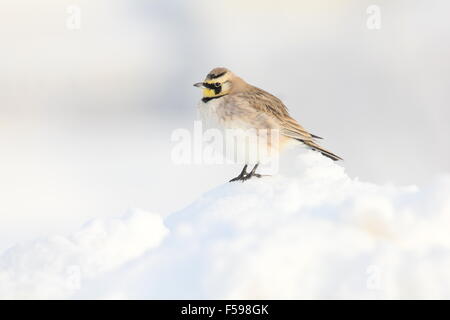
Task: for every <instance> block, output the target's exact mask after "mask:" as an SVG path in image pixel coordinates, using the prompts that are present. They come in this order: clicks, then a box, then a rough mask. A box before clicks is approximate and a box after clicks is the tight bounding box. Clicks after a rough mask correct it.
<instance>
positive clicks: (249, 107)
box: [194, 67, 342, 182]
mask: <svg viewBox="0 0 450 320" xmlns="http://www.w3.org/2000/svg"><path fill="white" fill-rule="evenodd" d="M194 86H195V87H198V88H201V89H202V93H203V96H202V98H201V100H200V102H199V104H198V110H199V113H200V116H201V119H202V120H203V121H204V122H207V123H209V127H216V128H218V129H222V130H223V129H255V130H258V132H259V131H262V130H276V131H277V133H278V137H279V138H278V139H279V141H278V143H277V144H276V147H274V146H271V145H270V140H267V141H268V142H267V143H268V144H269V148H275V149H276V150H275V151H276V152H280V151H281V150H282V149H284V147H285V146H286V145H289V144H291V143H292V142H296V143H297V144H298V143H300V144H302V145H304V146H306V147H308V148H309V149H312V150H314V151H317V152H320V153H321V154H322V155H324V156H325V157H328V158H330V159H332V160H333V161H338V160H342V158H341V157H339V156H338V155H336V154H334V153H333V152H331V151H329V150H327V149H324V148H323V147H321V146H320V145H319V144H318V143H317V140H320V139H322V138H321V137H320V136H317V135H315V134H312V133H310V132H308V131H307V130H306V129H305V128H304V127H302V126H301V125H300V124H299V123H298V122H297V121H296V120H295V119H294V118H292V117H291V116H290V114H289V112H288V109H287V107H286V106H285V105H284V104H283V102H282V101H281V100H280V99H279V98H277V97H275V96H274V95H272V94H270V93H268V92H267V91H264V90H262V89H260V88H257V87H255V86H253V85H251V84H249V83H247V82H246V81H245V80H244V79H242V78H241V77H239V76H237V75H236V74H234V73H233V72H232V71H231V70H229V69H227V68H224V67H218V68H214V69H212V70H211V71H210V72H209V73H208V74H207V75H206V78H205V79H204V80H203V81H201V82H197V83H195V84H194ZM266 132H267V131H266ZM247 147H248V146H247ZM255 162H256V163H254V166H253V168H252V170H250V172H247V169H248V166H249V164H250V163H248V161H247V162H246V163H245V165H244V168H243V169H242V171H241V173H240V174H239V175H238V176H237V177H235V178H233V179H231V180H230V182H234V181H242V182H244V181H246V180H249V179H251V178H253V177H257V178H260V177H262V175H261V174H259V173H257V172H256V170H257V168H258V166H259V165H260V162H261V160H260V159H257V160H256V161H255Z"/></svg>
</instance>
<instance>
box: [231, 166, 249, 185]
mask: <svg viewBox="0 0 450 320" xmlns="http://www.w3.org/2000/svg"><path fill="white" fill-rule="evenodd" d="M247 175H248V173H247V165H245V166H244V168H243V169H242V171H241V173H240V174H239V175H238V176H237V177H236V178H233V179H231V180H230V182H233V181H238V180H242V181H244V178H245V177H246V176H247Z"/></svg>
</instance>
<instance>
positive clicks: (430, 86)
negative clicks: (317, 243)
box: [0, 0, 450, 250]
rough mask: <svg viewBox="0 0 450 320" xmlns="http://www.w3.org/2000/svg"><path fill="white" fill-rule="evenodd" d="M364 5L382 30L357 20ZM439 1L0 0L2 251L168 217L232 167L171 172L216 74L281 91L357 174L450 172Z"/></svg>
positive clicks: (422, 177) (445, 40) (447, 31)
mask: <svg viewBox="0 0 450 320" xmlns="http://www.w3.org/2000/svg"><path fill="white" fill-rule="evenodd" d="M373 5H375V6H376V8H378V9H379V13H380V16H379V18H380V19H379V26H378V27H379V28H371V26H370V23H369V26H368V19H369V20H370V19H372V18H373V15H372V13H371V12H372V11H371V10H369V13H368V12H367V10H368V8H369V7H370V6H373ZM448 12H450V2H448V1H445V0H434V1H420V0H371V1H365V0H340V1H337V0H315V1H306V0H302V1H299V0H295V1H294V0H292V1H287V0H278V1H276V2H274V1H264V0H258V1H256V0H247V1H238V0H226V1H225V0H215V1H206V0H191V1H184V0H171V1H163V0H152V1H149V0H89V1H88V0H84V1H77V0H72V1H64V0H58V1H56V0H53V1H50V0H41V1H35V2H33V1H29V0H27V1H25V0H14V1H13V0H3V1H2V2H1V3H0V41H1V42H0V43H1V44H0V46H1V47H0V58H1V59H0V250H3V249H5V248H7V247H9V246H11V245H12V244H14V243H16V242H20V241H26V240H30V239H34V238H36V237H40V236H44V235H47V234H49V233H65V232H69V231H72V230H74V229H77V228H78V227H79V226H80V224H82V223H84V222H85V221H87V220H89V219H91V218H94V217H106V216H117V215H121V214H122V213H123V212H124V211H126V210H128V209H129V208H133V207H139V208H143V209H145V210H148V211H152V212H159V213H161V214H167V213H170V212H172V211H174V210H179V209H181V208H182V207H183V206H185V205H187V204H189V203H190V202H191V201H193V200H194V199H196V198H198V197H199V196H200V195H201V194H202V193H203V192H205V191H207V190H209V189H211V188H212V187H214V186H217V185H220V184H222V183H224V182H225V181H228V180H229V179H230V178H231V177H233V176H235V175H236V174H237V173H238V171H239V170H240V167H239V166H236V165H227V166H217V165H208V166H205V165H175V164H173V163H172V161H171V149H172V147H173V146H174V143H173V142H171V134H172V132H173V130H175V129H177V128H186V129H189V130H192V128H193V121H194V120H195V119H197V113H196V105H197V102H198V101H199V99H200V92H199V91H198V90H197V89H196V88H194V87H192V84H193V83H194V82H198V81H201V80H202V79H203V78H204V76H205V75H206V73H207V72H208V71H209V70H210V69H212V68H213V67H217V66H225V67H228V68H230V69H231V70H233V71H234V72H235V73H237V74H238V75H240V76H242V77H243V78H244V79H246V80H247V81H248V82H250V83H251V84H254V85H256V86H258V87H260V88H263V89H266V90H268V91H269V92H271V93H273V94H275V95H277V96H279V97H280V98H281V99H282V100H283V101H284V102H285V103H286V105H287V106H288V108H289V110H290V112H291V114H292V115H293V116H294V118H296V119H298V120H299V122H300V123H301V124H302V125H304V126H305V127H306V128H307V129H309V130H311V131H312V132H314V133H315V134H318V135H320V136H322V137H324V138H326V140H325V141H324V146H325V147H328V148H330V149H331V150H332V151H334V152H336V153H337V154H339V155H341V156H342V157H343V158H344V159H345V161H344V162H342V163H341V165H342V166H344V167H345V168H346V170H347V172H348V173H349V174H350V176H352V177H359V178H360V179H361V180H366V181H371V182H376V183H395V184H417V185H419V186H420V185H423V184H426V183H427V182H428V181H430V180H431V179H432V178H433V177H434V176H436V175H437V174H439V173H442V172H449V171H450V151H449V148H448V141H447V140H448V137H449V136H450V127H449V125H448V121H449V119H450V111H449V102H450V90H449V84H450V59H449V57H450V41H449V37H450V20H449V19H448Z"/></svg>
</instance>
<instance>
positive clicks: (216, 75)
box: [194, 68, 235, 98]
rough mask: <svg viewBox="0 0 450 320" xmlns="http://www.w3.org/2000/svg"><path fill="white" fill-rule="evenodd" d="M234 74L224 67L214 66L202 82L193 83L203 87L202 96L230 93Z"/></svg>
mask: <svg viewBox="0 0 450 320" xmlns="http://www.w3.org/2000/svg"><path fill="white" fill-rule="evenodd" d="M234 79H235V76H234V74H233V73H232V72H231V71H230V70H228V69H226V68H214V69H212V70H211V71H210V72H209V73H208V74H207V75H206V78H205V80H204V81H203V82H198V83H195V84H194V86H195V87H198V88H202V89H203V97H204V98H214V97H221V96H224V95H227V94H228V93H230V91H231V89H232V88H233V81H234Z"/></svg>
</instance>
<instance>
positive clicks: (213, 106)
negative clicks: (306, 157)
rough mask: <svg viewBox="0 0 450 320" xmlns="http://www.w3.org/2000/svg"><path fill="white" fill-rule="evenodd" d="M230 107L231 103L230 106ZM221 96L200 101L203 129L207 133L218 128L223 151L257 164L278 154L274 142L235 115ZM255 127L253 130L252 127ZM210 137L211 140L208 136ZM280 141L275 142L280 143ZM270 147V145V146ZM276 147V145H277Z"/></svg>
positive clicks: (228, 156)
mask: <svg viewBox="0 0 450 320" xmlns="http://www.w3.org/2000/svg"><path fill="white" fill-rule="evenodd" d="M228 107H230V106H228ZM223 108H227V106H226V105H224V104H223V103H222V101H221V99H213V100H210V101H209V102H208V103H204V102H203V101H200V103H199V105H198V110H199V114H200V118H201V120H202V124H203V129H204V130H205V131H204V132H206V135H207V136H209V135H208V134H207V132H208V130H209V129H216V130H218V131H216V133H217V134H219V132H220V137H217V134H214V135H215V136H216V137H215V138H216V139H222V146H223V148H222V150H220V151H219V152H220V153H222V155H223V156H224V157H225V158H226V159H228V160H231V161H232V162H237V163H248V164H254V163H258V162H263V163H264V162H266V161H267V160H268V158H271V157H273V156H274V152H275V153H277V151H278V150H277V149H278V147H275V145H274V143H273V142H272V143H269V144H267V143H266V142H265V141H266V140H264V139H266V138H267V137H261V136H260V135H259V132H258V131H256V130H255V128H253V127H252V126H251V124H250V123H249V122H247V121H245V119H239V118H237V117H231V116H230V115H229V112H226V111H227V110H225V109H223ZM252 129H253V130H252ZM206 140H208V139H206ZM277 143H278V141H276V143H275V144H277ZM266 146H267V148H266ZM274 147H275V148H274Z"/></svg>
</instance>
